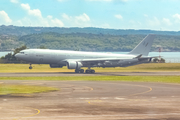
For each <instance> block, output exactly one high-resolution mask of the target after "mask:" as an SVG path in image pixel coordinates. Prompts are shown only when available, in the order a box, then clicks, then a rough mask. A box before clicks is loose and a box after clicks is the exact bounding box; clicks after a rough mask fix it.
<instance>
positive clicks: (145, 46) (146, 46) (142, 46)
mask: <svg viewBox="0 0 180 120" xmlns="http://www.w3.org/2000/svg"><path fill="white" fill-rule="evenodd" d="M154 38H155V35H154V34H149V35H147V36H146V37H145V38H144V39H143V40H142V41H141V42H140V43H139V44H138V45H137V46H136V47H135V48H134V49H133V50H132V51H131V52H130V53H129V54H133V55H140V54H142V55H143V56H148V54H149V51H150V49H151V46H152V43H153V40H154Z"/></svg>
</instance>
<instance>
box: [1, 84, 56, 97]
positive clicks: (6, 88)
mask: <svg viewBox="0 0 180 120" xmlns="http://www.w3.org/2000/svg"><path fill="white" fill-rule="evenodd" d="M56 90H59V89H57V88H53V87H44V86H29V85H7V84H1V85H0V95H7V94H32V93H41V92H49V91H56Z"/></svg>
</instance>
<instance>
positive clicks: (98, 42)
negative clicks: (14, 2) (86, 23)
mask: <svg viewBox="0 0 180 120" xmlns="http://www.w3.org/2000/svg"><path fill="white" fill-rule="evenodd" d="M149 33H154V34H156V39H155V41H154V43H153V47H152V51H158V47H159V46H161V47H162V48H163V50H164V51H180V32H174V31H152V30H115V29H102V28H57V27H52V28H51V27H45V28H44V27H16V26H0V50H1V51H4V50H12V49H15V48H17V47H21V46H22V45H27V47H28V48H39V47H44V48H48V49H61V50H80V51H105V52H107V51H110V52H113V51H116V52H122V51H123V52H124V51H131V50H132V49H133V48H134V47H135V46H136V45H137V44H138V43H139V42H140V41H141V40H142V39H143V38H144V37H145V36H146V35H147V34H149Z"/></svg>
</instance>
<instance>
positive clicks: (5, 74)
mask: <svg viewBox="0 0 180 120" xmlns="http://www.w3.org/2000/svg"><path fill="white" fill-rule="evenodd" d="M179 75H180V72H97V73H95V74H85V73H74V72H38V73H37V72H36V73H33V72H32V73H0V77H46V76H47V77H48V76H179Z"/></svg>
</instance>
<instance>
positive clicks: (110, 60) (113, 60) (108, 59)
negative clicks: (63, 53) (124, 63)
mask: <svg viewBox="0 0 180 120" xmlns="http://www.w3.org/2000/svg"><path fill="white" fill-rule="evenodd" d="M127 59H128V58H96V59H95V58H93V59H66V60H64V61H66V62H70V61H76V62H80V63H82V64H91V65H93V64H97V63H104V62H106V61H108V62H116V61H120V60H127Z"/></svg>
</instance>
